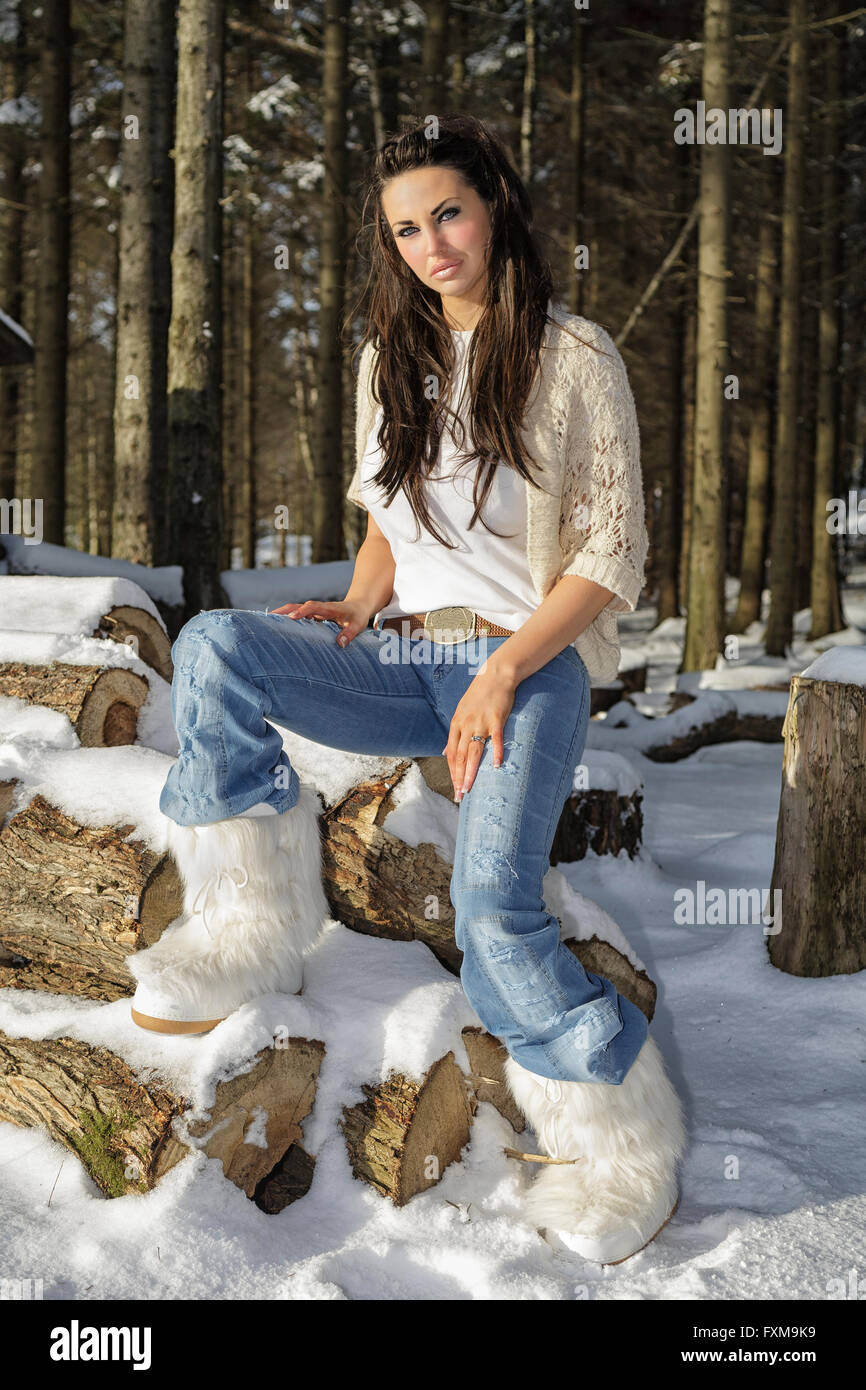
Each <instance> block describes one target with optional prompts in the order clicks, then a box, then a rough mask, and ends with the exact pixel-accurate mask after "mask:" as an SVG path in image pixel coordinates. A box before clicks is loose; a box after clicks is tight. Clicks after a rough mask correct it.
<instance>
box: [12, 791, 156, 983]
mask: <svg viewBox="0 0 866 1390" xmlns="http://www.w3.org/2000/svg"><path fill="white" fill-rule="evenodd" d="M132 828H133V827H132V826H131V825H126V826H116V825H105V826H95V827H94V826H88V825H80V824H79V823H78V822H77V821H75V820H73V819H72V818H71V817H69V816H67V815H66V814H65V813H64V812H63V811H61V810H59V809H58V808H57V807H56V806H52V805H51V803H50V802H49V801H47V800H46V799H45V797H43V796H41V795H40V794H37V795H36V796H34V797H33V798H32V799H31V801H30V802H29V804H28V805H27V806H26V807H25V808H24V809H23V810H21V811H19V812H18V814H17V815H14V816H12V817H11V818H10V819H9V820H8V821H7V823H6V825H5V826H4V827H3V829H2V831H0V946H2V947H3V949H4V951H5V953H6V957H7V961H6V964H5V965H4V966H3V967H2V969H0V983H2V985H4V986H5V987H7V988H9V987H18V988H25V989H26V988H37V989H38V988H43V989H44V988H53V989H56V990H57V991H58V992H60V993H64V994H78V995H81V996H83V997H85V998H88V999H119V998H122V997H123V996H124V995H129V994H132V993H133V990H134V988H135V984H134V981H133V979H132V976H131V975H130V973H129V970H128V969H127V966H126V957H127V956H128V955H131V954H132V952H133V951H136V950H141V949H143V948H144V947H145V946H151V945H153V943H154V942H155V941H157V940H158V939H159V937H160V936H161V934H162V932H163V930H164V928H165V927H167V926H168V924H169V922H172V921H173V920H174V918H175V917H177V916H178V914H179V912H180V910H181V902H182V891H181V884H180V878H179V875H178V872H177V868H176V866H175V863H174V860H173V859H172V857H171V856H170V855H167V854H164V855H159V854H156V853H154V851H153V850H151V849H149V848H148V847H147V845H145V844H142V843H141V842H139V841H135V840H129V841H127V840H125V839H124V836H125V835H128V834H129V833H130V831H131V830H132ZM12 957H17V958H19V960H18V962H17V963H14V962H13V961H12V960H11V958H12ZM40 981H45V983H40Z"/></svg>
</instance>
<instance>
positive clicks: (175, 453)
mask: <svg viewBox="0 0 866 1390" xmlns="http://www.w3.org/2000/svg"><path fill="white" fill-rule="evenodd" d="M223 11H224V0H180V4H179V9H178V83H177V125H176V136H175V211H174V243H173V248H172V255H171V269H172V312H171V326H170V329H169V350H168V430H169V474H170V489H169V493H170V497H169V508H170V522H171V532H172V534H171V550H172V557H173V559H174V562H175V563H176V564H181V565H182V566H183V574H184V615H185V617H186V618H190V617H192V616H193V615H194V614H195V613H198V612H199V611H200V610H202V609H207V608H222V607H228V606H229V604H228V600H227V599H226V596H225V594H224V593H223V591H222V587H221V585H220V577H219V576H220V562H221V537H222V525H223V518H222V491H221V490H222V458H221V447H222V446H221V433H222V430H221V412H222V398H221V390H220V377H221V358H222V344H221V339H222V329H221V310H222V302H221V288H220V285H221V273H220V258H221V255H222V213H221V209H220V197H221V194H222V126H223V122H222V108H223V80H222V78H223Z"/></svg>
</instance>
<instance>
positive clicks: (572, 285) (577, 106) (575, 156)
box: [566, 10, 593, 314]
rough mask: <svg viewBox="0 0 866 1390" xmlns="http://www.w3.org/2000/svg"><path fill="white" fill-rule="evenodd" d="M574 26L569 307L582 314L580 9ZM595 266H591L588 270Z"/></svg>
mask: <svg viewBox="0 0 866 1390" xmlns="http://www.w3.org/2000/svg"><path fill="white" fill-rule="evenodd" d="M571 24H572V28H571V95H570V98H569V103H568V120H569V128H568V152H569V156H570V165H569V171H568V172H569V195H570V201H571V211H570V217H569V232H568V254H569V264H568V275H567V279H566V283H567V285H568V309H569V313H572V314H583V301H584V298H585V295H584V286H585V281H586V276H587V271H586V270H579V269H577V268H576V266H575V264H574V258H575V256H576V255H577V254H578V248H579V247H581V246H583V245H584V240H583V238H584V235H585V231H584V229H585V226H586V218H585V215H584V210H583V199H584V164H585V145H586V45H587V40H588V38H589V26H588V25H587V23H586V19H585V16H584V15H582V14H581V13H580V11H579V10H575V11H574V14H573V15H572V21H571ZM592 269H593V267H592V266H590V268H589V273H590V274H591V273H592Z"/></svg>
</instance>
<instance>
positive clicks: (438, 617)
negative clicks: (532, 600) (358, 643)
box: [381, 608, 513, 646]
mask: <svg viewBox="0 0 866 1390" xmlns="http://www.w3.org/2000/svg"><path fill="white" fill-rule="evenodd" d="M404 624H408V625H409V634H408V635H409V636H410V637H428V638H429V639H430V641H431V642H439V643H440V644H442V645H446V646H448V645H453V644H454V643H455V642H469V641H471V640H472V638H473V637H511V636H512V635H513V629H512V628H510V627H501V626H500V625H499V623H491V622H490V621H489V620H488V619H487V618H482V617H481V615H480V614H479V613H476V612H475V610H474V609H473V608H431V609H429V611H428V612H426V613H395V614H394V616H393V618H385V619H384V621H383V622H382V624H381V626H382V627H383V628H385V627H387V628H390V629H391V630H392V631H394V632H399V633H400V634H401V636H403V635H405V633H404V631H403V625H404Z"/></svg>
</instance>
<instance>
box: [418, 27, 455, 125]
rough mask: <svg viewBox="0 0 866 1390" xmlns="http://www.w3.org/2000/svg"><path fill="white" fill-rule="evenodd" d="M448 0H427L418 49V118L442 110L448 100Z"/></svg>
mask: <svg viewBox="0 0 866 1390" xmlns="http://www.w3.org/2000/svg"><path fill="white" fill-rule="evenodd" d="M448 11H449V0H427V4H426V5H425V6H424V19H425V24H424V41H423V45H422V50H421V69H422V78H421V105H422V107H423V110H422V111H421V113H420V114H421V116H422V118H423V117H424V116H427V115H431V114H435V113H436V112H437V111H443V110H445V109H446V107H447V106H448V105H449V101H448V92H447V88H448V39H449V24H448V21H449V13H448Z"/></svg>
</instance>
